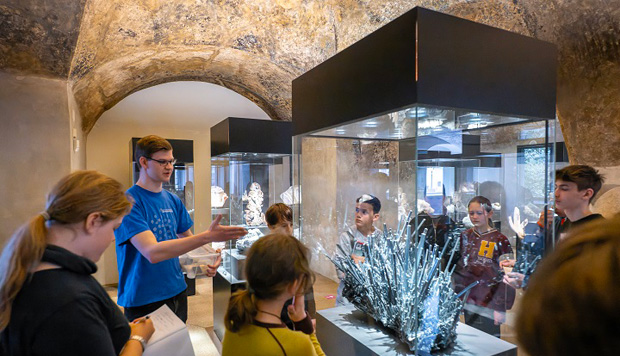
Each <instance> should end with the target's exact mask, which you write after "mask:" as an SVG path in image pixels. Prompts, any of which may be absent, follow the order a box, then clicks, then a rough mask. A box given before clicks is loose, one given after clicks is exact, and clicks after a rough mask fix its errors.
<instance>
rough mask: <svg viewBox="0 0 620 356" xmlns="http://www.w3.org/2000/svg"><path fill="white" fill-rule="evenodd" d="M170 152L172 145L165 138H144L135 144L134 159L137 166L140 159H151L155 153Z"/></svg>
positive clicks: (151, 136)
mask: <svg viewBox="0 0 620 356" xmlns="http://www.w3.org/2000/svg"><path fill="white" fill-rule="evenodd" d="M170 150H172V145H170V142H168V140H166V139H165V138H163V137H159V136H155V135H149V136H144V137H142V138H141V139H140V140H138V142H137V143H136V149H135V152H134V159H135V160H136V162H137V163H138V164H139V163H140V157H145V158H151V157H152V156H153V154H154V153H155V152H159V151H170Z"/></svg>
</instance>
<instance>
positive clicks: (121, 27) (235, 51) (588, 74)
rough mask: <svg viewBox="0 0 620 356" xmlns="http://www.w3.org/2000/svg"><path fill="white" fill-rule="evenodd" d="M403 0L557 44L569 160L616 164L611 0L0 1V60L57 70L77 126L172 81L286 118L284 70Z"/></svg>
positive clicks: (27, 69)
mask: <svg viewBox="0 0 620 356" xmlns="http://www.w3.org/2000/svg"><path fill="white" fill-rule="evenodd" d="M414 6H423V7H427V8H430V9H434V10H438V11H441V12H445V13H449V14H452V15H455V16H459V17H463V18H467V19H470V20H473V21H477V22H481V23H485V24H488V25H491V26H495V27H499V28H503V29H506V30H509V31H513V32H517V33H521V34H524V35H528V36H533V37H536V38H539V39H542V40H546V41H550V42H553V43H555V44H557V45H558V48H559V64H560V65H559V70H558V115H559V117H560V121H561V123H562V128H563V131H564V135H565V137H566V140H567V143H568V146H569V153H570V154H571V158H572V160H573V161H574V162H577V163H579V162H582V163H586V162H587V163H590V164H594V165H596V164H599V165H620V145H618V144H617V142H618V141H620V85H619V84H618V83H620V0H580V1H577V0H546V1H540V0H512V1H508V0H479V1H471V0H469V1H464V0H460V1H459V0H445V1H437V0H419V1H405V0H392V1H389V0H182V1H181V0H177V1H167V0H88V1H86V0H81V1H64V0H46V1H43V2H41V1H36V0H27V1H24V0H10V1H6V0H4V1H0V56H1V57H0V68H2V69H4V70H9V71H18V72H20V73H27V74H34V75H45V76H54V77H61V78H64V79H66V80H68V81H69V83H70V84H71V87H72V88H73V92H74V94H75V97H76V100H77V102H78V105H79V106H80V111H81V114H82V117H83V122H84V131H85V132H89V131H90V129H92V127H93V125H94V123H95V122H96V120H97V119H98V118H99V116H100V115H101V114H102V113H103V112H104V111H105V110H107V109H109V108H111V107H112V106H114V105H115V104H116V103H117V102H118V101H120V100H121V99H123V98H124V97H125V96H127V95H129V94H131V93H132V92H135V91H137V90H140V89H143V88H146V87H149V86H152V85H156V84H160V83H163V82H168V81H176V80H201V81H207V82H211V83H215V84H220V85H223V86H225V87H228V88H230V89H232V90H235V91H236V92H238V93H240V94H242V95H244V96H246V97H248V98H249V99H251V100H252V101H254V102H255V103H257V104H258V105H259V106H260V107H261V108H262V109H263V110H265V112H267V113H268V114H269V115H270V116H271V117H272V118H273V119H276V120H290V118H291V81H292V79H294V78H296V77H297V76H299V75H300V74H302V73H304V72H305V71H306V70H308V69H311V68H312V67H314V66H316V65H317V64H319V63H321V62H323V61H324V60H326V59H327V58H329V57H330V56H332V55H334V54H335V53H337V52H338V51H340V50H342V49H344V48H346V47H347V46H349V45H350V44H352V43H354V42H355V41H357V40H359V39H361V38H362V37H364V36H365V35H367V34H369V33H370V32H372V31H374V30H375V29H377V28H379V27H381V26H382V25H384V24H386V23H387V22H389V21H391V20H392V19H394V18H396V17H397V16H399V15H400V14H402V13H404V12H405V11H407V10H409V9H410V8H412V7H414ZM605 135H607V137H608V138H609V140H611V141H612V142H611V143H610V144H602V143H601V140H600V137H601V136H605Z"/></svg>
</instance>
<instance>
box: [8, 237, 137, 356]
mask: <svg viewBox="0 0 620 356" xmlns="http://www.w3.org/2000/svg"><path fill="white" fill-rule="evenodd" d="M42 260H43V261H45V262H50V263H53V264H56V265H59V266H61V267H62V268H58V269H50V270H44V271H39V272H35V273H34V274H32V275H31V276H29V278H28V279H27V280H26V282H25V283H24V286H23V287H22V289H21V290H20V292H19V294H18V295H17V297H16V299H15V301H14V302H13V306H12V312H11V320H10V322H9V325H8V327H7V328H6V329H5V330H4V331H3V332H2V334H1V335H0V342H1V345H0V346H1V347H0V351H1V352H2V354H3V355H5V354H6V355H11V356H17V355H20V356H21V355H24V356H26V355H29V356H37V355H46V356H54V355H58V356H60V355H63V356H66V355H88V356H112V355H118V354H120V352H121V350H122V348H123V346H124V345H125V343H126V342H127V340H128V339H129V335H130V327H129V323H128V322H127V319H126V318H125V316H124V315H123V314H122V313H121V311H120V310H119V308H118V307H117V306H116V304H114V302H113V301H112V300H111V299H110V297H109V296H108V294H107V293H106V291H105V290H104V289H103V287H102V286H101V285H100V284H99V283H98V282H97V281H96V280H95V279H94V278H93V277H92V276H91V274H92V273H94V272H96V271H97V266H96V265H95V264H94V263H93V262H92V261H90V260H88V259H86V258H83V257H80V256H77V255H75V254H73V253H71V252H69V251H67V250H65V249H63V248H60V247H58V246H53V245H49V246H48V247H47V248H46V250H45V253H44V255H43V259H42Z"/></svg>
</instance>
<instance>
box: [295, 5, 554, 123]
mask: <svg viewBox="0 0 620 356" xmlns="http://www.w3.org/2000/svg"><path fill="white" fill-rule="evenodd" d="M556 62H557V50H556V47H555V45H554V44H552V43H549V42H545V41H541V40H537V39H534V38H530V37H527V36H523V35H519V34H516V33H512V32H509V31H505V30H501V29H498V28H494V27H491V26H487V25H483V24H479V23H475V22H472V21H469V20H464V19H461V18H458V17H454V16H451V15H446V14H442V13H439V12H435V11H431V10H428V9H424V8H420V7H415V8H413V9H412V10H410V11H408V12H406V13H405V14H403V15H401V16H400V17H398V18H397V19H395V20H393V21H392V22H390V23H388V24H387V25H385V26H383V27H381V28H379V29H378V30H376V31H375V32H373V33H371V34H369V35H368V36H366V37H364V38H363V39H361V40H360V41H358V42H356V43H354V44H353V45H351V46H349V47H348V48H346V49H344V50H342V51H341V52H339V53H337V54H336V55H334V56H333V57H331V58H329V59H328V60H327V61H325V62H323V63H321V64H320V65H318V66H317V67H315V68H313V69H311V70H309V71H308V72H306V73H305V74H303V75H301V76H299V77H298V78H296V79H295V80H293V132H294V135H299V134H307V133H312V132H315V131H317V130H321V129H325V128H329V127H334V126H337V125H342V124H344V123H348V122H353V121H357V120H359V119H363V118H368V117H372V116H376V115H381V114H385V113H389V112H394V111H396V110H400V109H404V108H407V107H411V106H414V105H425V106H435V107H443V108H451V109H458V110H471V111H476V112H481V113H492V114H498V115H507V116H518V117H528V118H532V119H555V103H556V66H557V63H556Z"/></svg>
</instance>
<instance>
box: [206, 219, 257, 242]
mask: <svg viewBox="0 0 620 356" xmlns="http://www.w3.org/2000/svg"><path fill="white" fill-rule="evenodd" d="M220 221H222V214H219V215H217V216H216V217H215V219H213V222H212V223H211V226H210V227H209V233H208V235H209V236H210V237H211V242H222V241H228V240H235V239H238V238H240V237H241V236H244V235H245V234H247V233H248V231H247V230H246V229H245V228H242V227H239V226H223V225H220Z"/></svg>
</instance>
